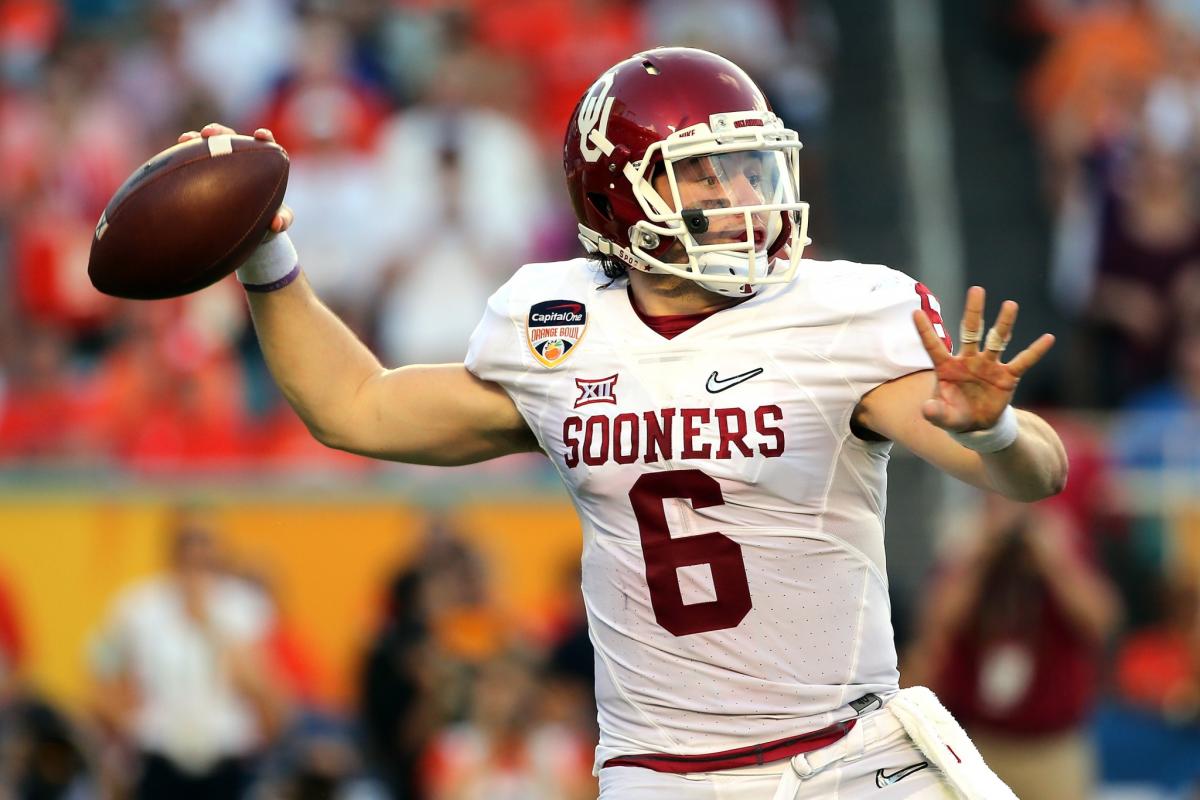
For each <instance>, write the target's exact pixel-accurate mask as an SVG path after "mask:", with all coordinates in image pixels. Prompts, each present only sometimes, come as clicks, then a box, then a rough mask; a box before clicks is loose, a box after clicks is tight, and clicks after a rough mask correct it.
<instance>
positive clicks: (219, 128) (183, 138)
mask: <svg viewBox="0 0 1200 800" xmlns="http://www.w3.org/2000/svg"><path fill="white" fill-rule="evenodd" d="M236 135H237V131H235V130H234V129H233V128H231V127H229V126H228V125H222V124H221V123H219V122H210V123H208V124H207V125H205V126H204V127H203V128H201V129H200V130H198V131H188V132H187V133H181V134H180V135H179V138H178V139H176V140H175V141H176V142H177V143H182V142H189V141H191V140H192V139H199V138H200V137H204V138H205V139H207V138H208V137H209V136H236ZM254 138H255V139H261V140H262V141H264V142H274V141H275V134H274V133H272V132H271V130H270V129H269V128H258V129H256V130H255V131H254Z"/></svg>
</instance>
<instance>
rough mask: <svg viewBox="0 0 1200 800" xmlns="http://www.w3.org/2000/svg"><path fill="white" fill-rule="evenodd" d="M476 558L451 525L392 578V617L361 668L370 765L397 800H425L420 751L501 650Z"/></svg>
mask: <svg viewBox="0 0 1200 800" xmlns="http://www.w3.org/2000/svg"><path fill="white" fill-rule="evenodd" d="M500 631H501V628H500V625H499V622H498V620H497V619H496V618H495V614H494V612H493V611H491V610H490V609H489V608H488V607H487V595H486V590H485V587H484V575H483V571H482V564H481V562H480V558H479V555H478V554H477V553H476V552H475V551H474V550H472V549H471V548H470V547H469V546H468V545H467V544H466V542H465V541H464V540H463V539H462V537H461V535H460V534H459V533H458V532H457V531H456V530H455V528H454V526H453V525H452V523H450V521H449V520H447V519H442V518H437V517H435V518H433V519H431V521H430V523H429V527H428V529H427V531H426V534H425V541H424V543H423V546H422V549H421V550H420V552H418V554H417V556H416V557H415V558H414V560H413V562H412V563H411V564H409V565H407V566H406V567H405V568H404V569H402V570H401V571H400V572H399V573H398V574H397V575H396V576H395V577H394V578H393V580H392V582H391V585H390V587H389V595H388V598H387V616H386V618H385V620H384V625H383V628H382V630H381V631H380V633H379V635H378V637H377V638H376V640H375V641H374V642H373V643H372V645H371V648H370V650H369V652H368V654H367V658H366V661H365V664H364V672H363V682H362V695H361V697H360V714H361V715H362V719H363V725H364V731H365V735H366V740H367V744H368V753H369V755H370V757H371V761H372V767H373V769H374V770H375V771H376V773H377V774H379V775H380V776H381V777H382V778H383V779H384V781H385V782H386V783H387V785H388V787H389V790H390V791H391V793H392V795H393V797H395V798H399V799H400V800H406V799H407V798H415V797H423V796H424V795H423V794H422V788H421V776H420V771H419V765H420V756H421V753H422V752H423V751H424V750H425V748H426V747H427V745H428V743H429V741H430V740H431V739H432V737H433V736H434V734H435V732H436V731H437V730H439V729H440V728H441V727H442V726H444V725H446V724H447V723H448V722H450V721H453V720H457V719H461V718H462V717H463V715H464V714H466V713H467V711H466V710H467V708H468V705H469V681H470V668H471V665H472V664H476V663H479V662H481V661H483V660H485V659H487V658H488V657H489V656H491V655H492V654H494V653H495V652H497V650H498V648H499V647H500V637H501V632H500Z"/></svg>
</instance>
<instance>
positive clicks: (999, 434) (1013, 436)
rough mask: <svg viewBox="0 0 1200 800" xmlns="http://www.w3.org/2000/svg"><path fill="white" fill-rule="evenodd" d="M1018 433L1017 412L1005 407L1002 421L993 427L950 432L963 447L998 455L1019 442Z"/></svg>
mask: <svg viewBox="0 0 1200 800" xmlns="http://www.w3.org/2000/svg"><path fill="white" fill-rule="evenodd" d="M1018 433H1020V426H1019V425H1018V424H1017V412H1015V411H1013V407H1012V406H1005V408H1004V412H1003V413H1002V414H1001V415H1000V419H998V420H996V424H994V425H992V427H990V428H984V429H983V430H981V431H968V432H966V433H959V432H957V431H950V436H951V437H952V438H953V439H954V441H956V442H958V443H959V444H961V445H962V446H963V447H966V448H968V449H970V450H974V451H975V452H977V453H985V454H986V453H998V452H1000V451H1001V450H1004V449H1005V448H1007V447H1011V446H1012V443H1013V442H1015V441H1016V440H1017V434H1018Z"/></svg>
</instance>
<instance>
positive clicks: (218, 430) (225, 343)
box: [87, 284, 253, 471]
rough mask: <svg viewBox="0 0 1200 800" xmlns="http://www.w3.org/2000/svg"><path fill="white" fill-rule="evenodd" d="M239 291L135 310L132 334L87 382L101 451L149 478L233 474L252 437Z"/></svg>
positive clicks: (129, 322)
mask: <svg viewBox="0 0 1200 800" xmlns="http://www.w3.org/2000/svg"><path fill="white" fill-rule="evenodd" d="M236 291H238V290H236V289H235V287H233V286H231V285H229V284H218V285H217V286H215V287H212V288H210V289H208V290H206V291H204V292H200V293H198V294H195V295H192V296H190V297H187V298H182V299H180V300H174V301H167V302H158V303H153V304H149V303H129V304H126V305H125V306H124V307H123V309H124V314H123V323H124V326H125V330H124V331H123V334H124V335H123V336H122V337H121V338H120V339H119V342H118V344H116V345H115V346H114V347H112V348H111V349H110V351H109V352H108V354H107V357H106V358H105V360H104V361H103V362H102V363H101V364H100V366H99V368H98V369H96V370H95V371H94V373H93V374H92V375H91V376H89V380H88V387H87V413H88V417H89V420H88V423H89V424H88V427H89V428H90V429H92V430H93V431H94V435H95V437H96V440H97V445H98V447H99V448H100V449H101V452H103V453H107V454H111V455H113V456H115V457H116V458H118V459H120V460H121V461H122V462H123V463H125V464H128V465H131V466H134V467H137V468H141V469H144V470H148V471H158V470H178V469H195V468H205V467H207V468H210V469H211V468H213V467H215V466H224V467H228V466H229V465H231V464H235V463H236V462H237V460H238V458H239V457H241V456H242V455H243V454H244V453H245V452H246V450H247V446H248V444H249V443H250V442H252V441H253V440H252V439H250V437H248V436H247V431H248V425H247V423H246V419H245V411H244V406H243V389H242V382H241V381H242V375H241V373H240V372H239V370H238V369H237V365H236V364H235V363H234V362H233V357H232V354H231V351H230V346H229V337H230V336H232V335H233V334H234V332H236V331H237V330H238V328H240V327H241V326H242V325H243V324H245V322H244V316H243V311H242V307H241V305H240V303H241V300H240V298H238V297H237V296H236Z"/></svg>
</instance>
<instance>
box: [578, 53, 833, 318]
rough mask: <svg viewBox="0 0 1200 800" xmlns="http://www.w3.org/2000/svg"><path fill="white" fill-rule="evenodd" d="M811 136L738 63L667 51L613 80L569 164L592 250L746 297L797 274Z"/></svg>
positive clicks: (588, 105) (599, 94)
mask: <svg viewBox="0 0 1200 800" xmlns="http://www.w3.org/2000/svg"><path fill="white" fill-rule="evenodd" d="M800 147H801V144H800V139H799V136H798V135H797V134H796V132H795V131H793V130H790V129H788V128H787V127H785V126H784V124H783V122H782V121H781V120H780V119H779V117H777V116H775V114H774V113H773V112H772V111H771V108H770V105H769V104H768V103H767V99H766V97H765V96H764V95H763V93H762V91H761V90H760V89H759V88H758V87H757V86H756V85H755V84H754V82H753V81H752V80H751V79H750V77H749V76H748V75H746V73H745V72H743V71H742V70H741V69H740V68H739V67H738V66H737V65H735V64H733V63H732V62H730V61H728V60H727V59H724V58H722V57H721V56H718V55H716V54H714V53H709V52H707V51H704V50H696V49H692V48H686V47H663V48H657V49H654V50H647V51H646V52H643V53H638V54H637V55H635V56H633V57H632V58H628V59H626V60H625V61H622V62H620V63H619V64H617V65H616V66H614V67H612V68H611V69H609V70H608V71H607V72H605V73H604V74H603V75H601V76H600V77H599V78H598V79H597V80H596V82H595V83H594V84H592V86H591V88H589V89H588V90H587V92H586V93H585V94H584V96H583V98H582V99H581V100H580V101H579V105H578V106H577V107H576V109H575V112H574V113H573V114H572V115H571V120H570V122H569V124H568V126H567V135H566V142H565V144H564V152H563V165H564V167H565V168H566V173H567V188H568V191H569V192H570V195H571V202H572V204H573V205H574V207H575V215H576V217H577V218H578V219H579V238H580V241H582V242H583V245H584V247H585V248H586V249H587V250H588V252H589V253H597V254H600V255H603V256H611V257H615V258H618V259H620V260H621V261H622V262H624V263H625V264H626V265H628V266H629V267H632V268H634V269H639V270H643V271H645V272H650V273H659V274H664V273H665V274H670V275H677V276H680V277H683V278H688V279H690V280H694V281H696V282H697V283H699V284H700V285H701V286H703V287H704V288H706V289H708V290H710V291H713V292H717V293H719V294H725V295H732V296H738V297H744V296H747V295H749V294H753V293H754V292H755V291H756V288H757V287H758V286H759V285H761V284H765V283H784V282H786V281H790V280H791V279H792V278H793V277H794V276H795V274H796V268H797V267H798V265H799V263H800V256H801V253H802V252H803V250H804V246H805V245H807V244H808V243H809V239H808V235H807V233H808V204H807V203H802V202H800V201H799V199H798V193H799V186H800V159H799V153H800Z"/></svg>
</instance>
